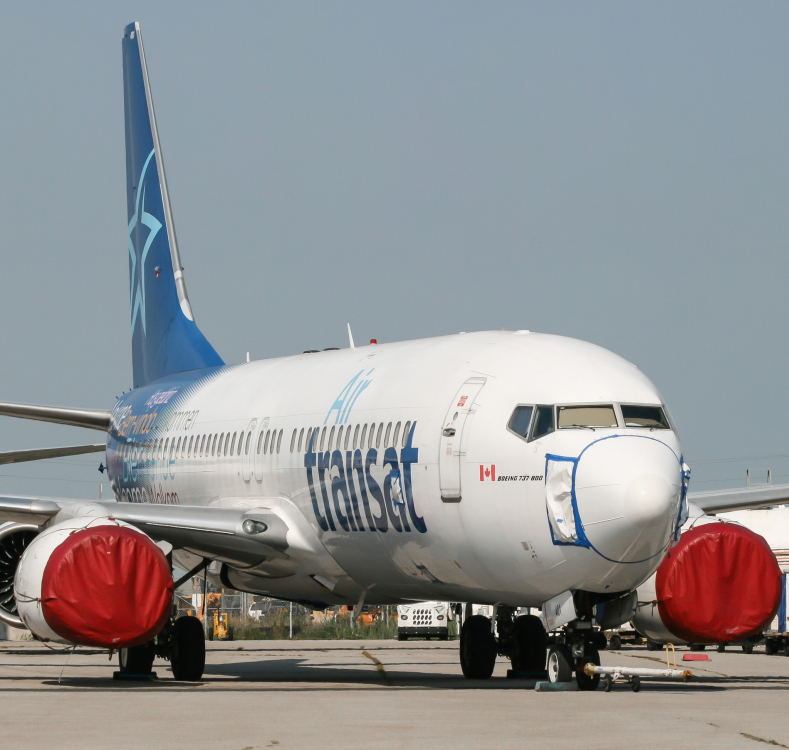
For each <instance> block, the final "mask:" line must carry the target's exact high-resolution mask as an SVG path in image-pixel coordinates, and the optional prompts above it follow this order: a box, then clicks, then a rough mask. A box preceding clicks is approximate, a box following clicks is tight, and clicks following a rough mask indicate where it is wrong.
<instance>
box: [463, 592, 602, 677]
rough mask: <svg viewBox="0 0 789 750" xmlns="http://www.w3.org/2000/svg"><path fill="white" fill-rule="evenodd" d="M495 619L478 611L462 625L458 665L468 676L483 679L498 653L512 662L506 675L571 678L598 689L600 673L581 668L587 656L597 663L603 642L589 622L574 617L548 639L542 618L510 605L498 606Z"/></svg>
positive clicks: (489, 670)
mask: <svg viewBox="0 0 789 750" xmlns="http://www.w3.org/2000/svg"><path fill="white" fill-rule="evenodd" d="M496 629H497V630H498V638H497V637H496V635H495V634H494V627H493V620H491V619H490V618H488V617H483V616H482V615H473V616H471V617H467V618H466V620H465V622H464V623H463V627H462V629H461V631H460V666H461V669H462V670H463V675H464V676H465V677H468V678H469V679H475V680H485V679H488V678H489V677H490V676H491V675H492V674H493V668H494V666H495V664H496V656H497V655H499V656H506V657H507V658H509V659H510V662H511V663H512V668H511V669H510V670H509V671H508V672H507V676H508V677H526V678H532V679H545V677H546V676H547V678H548V680H549V681H550V682H572V680H573V677H575V681H576V683H577V685H578V688H579V690H596V689H597V686H598V685H599V684H600V676H599V675H595V676H594V677H590V676H589V675H587V674H586V672H585V671H584V667H585V666H586V664H588V663H589V662H592V663H593V664H597V665H599V664H600V652H599V650H598V649H599V648H600V647H601V646H602V647H604V646H605V636H604V635H603V633H602V632H599V631H594V630H592V624H591V622H584V621H575V622H573V623H570V624H569V625H567V626H565V628H564V629H563V631H562V632H560V633H558V634H555V635H552V636H551V637H550V639H549V637H548V635H547V633H546V632H545V628H544V627H543V625H542V621H541V620H540V619H539V618H538V617H535V616H534V615H520V616H516V615H515V610H514V608H512V607H501V606H500V607H498V608H497V611H496Z"/></svg>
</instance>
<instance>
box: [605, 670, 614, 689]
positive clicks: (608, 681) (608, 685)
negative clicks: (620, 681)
mask: <svg viewBox="0 0 789 750" xmlns="http://www.w3.org/2000/svg"><path fill="white" fill-rule="evenodd" d="M613 684H614V679H613V677H611V675H610V674H607V675H604V676H603V690H605V692H606V693H610V692H611V688H612V687H613Z"/></svg>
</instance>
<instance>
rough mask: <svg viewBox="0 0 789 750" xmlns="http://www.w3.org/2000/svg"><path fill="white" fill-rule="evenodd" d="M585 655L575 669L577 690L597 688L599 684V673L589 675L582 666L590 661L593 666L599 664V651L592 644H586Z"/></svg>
mask: <svg viewBox="0 0 789 750" xmlns="http://www.w3.org/2000/svg"><path fill="white" fill-rule="evenodd" d="M585 652H586V655H585V656H584V658H583V659H581V660H580V661H579V662H578V667H577V669H576V670H575V680H576V682H577V683H578V689H579V690H597V686H598V685H599V684H600V675H599V674H596V675H592V676H591V677H590V676H589V675H588V674H586V672H584V666H585V665H586V664H588V663H589V662H591V663H592V664H594V665H595V666H598V667H599V666H600V653H599V652H598V650H597V649H596V648H595V647H594V646H590V645H589V644H587V645H586V648H585Z"/></svg>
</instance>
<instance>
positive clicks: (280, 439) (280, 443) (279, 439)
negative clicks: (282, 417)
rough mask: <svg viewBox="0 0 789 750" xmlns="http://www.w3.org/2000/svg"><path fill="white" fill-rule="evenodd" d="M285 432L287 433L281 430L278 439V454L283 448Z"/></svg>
mask: <svg viewBox="0 0 789 750" xmlns="http://www.w3.org/2000/svg"><path fill="white" fill-rule="evenodd" d="M283 432H285V430H280V431H279V437H278V438H277V453H279V449H280V448H281V447H282V433H283Z"/></svg>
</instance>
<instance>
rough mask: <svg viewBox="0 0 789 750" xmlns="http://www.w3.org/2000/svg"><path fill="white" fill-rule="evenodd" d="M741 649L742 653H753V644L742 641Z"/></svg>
mask: <svg viewBox="0 0 789 750" xmlns="http://www.w3.org/2000/svg"><path fill="white" fill-rule="evenodd" d="M742 651H743V653H744V654H752V653H753V644H752V643H743V644H742Z"/></svg>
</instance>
